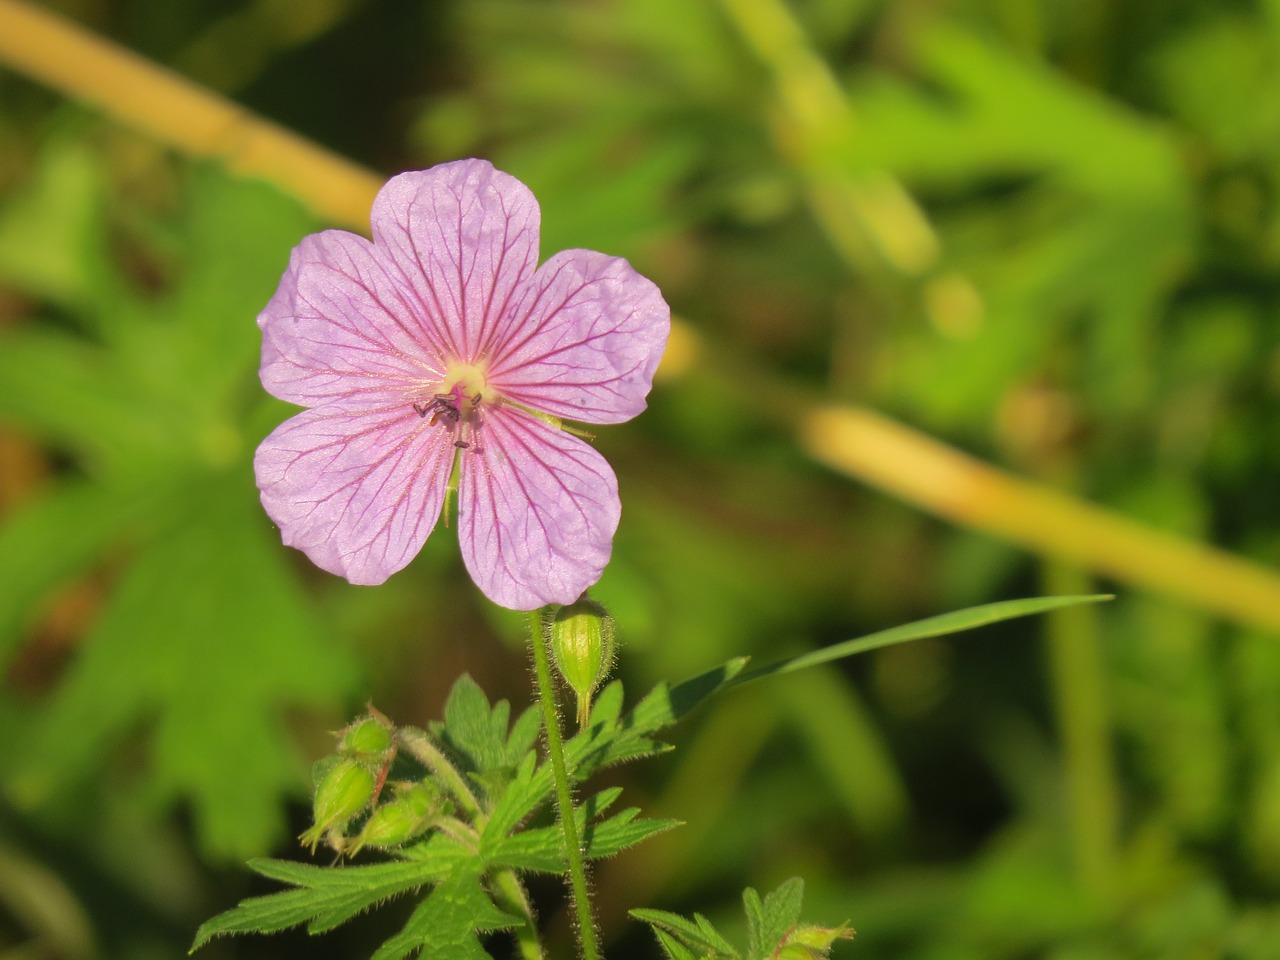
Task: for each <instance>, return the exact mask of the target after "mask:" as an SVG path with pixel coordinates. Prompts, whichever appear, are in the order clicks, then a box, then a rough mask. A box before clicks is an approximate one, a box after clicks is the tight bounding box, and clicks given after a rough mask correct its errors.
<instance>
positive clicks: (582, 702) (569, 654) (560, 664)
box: [551, 596, 615, 727]
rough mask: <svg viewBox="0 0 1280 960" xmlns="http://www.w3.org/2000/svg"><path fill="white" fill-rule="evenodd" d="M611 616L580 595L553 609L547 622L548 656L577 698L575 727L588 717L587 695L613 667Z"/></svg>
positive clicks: (589, 694)
mask: <svg viewBox="0 0 1280 960" xmlns="http://www.w3.org/2000/svg"><path fill="white" fill-rule="evenodd" d="M614 648H615V643H614V631H613V618H612V617H610V616H609V614H608V613H607V612H606V611H605V609H604V607H602V606H600V604H598V603H596V602H595V601H594V600H590V599H588V598H587V597H585V596H584V597H582V598H581V599H579V600H577V601H576V602H574V603H571V604H569V605H568V606H567V607H561V608H560V609H559V610H557V611H556V612H555V616H554V619H553V620H552V622H551V659H552V661H553V662H554V663H555V665H556V669H557V670H558V671H559V672H560V676H561V677H563V678H564V682H565V683H567V684H568V685H569V688H570V689H571V690H572V691H573V692H574V695H575V696H576V697H577V699H578V711H577V716H578V726H579V727H585V726H586V725H587V721H588V719H590V717H591V696H592V694H593V693H595V691H596V689H597V688H599V686H600V684H601V683H603V682H604V679H605V678H606V677H607V676H608V675H609V671H610V670H612V669H613V658H614Z"/></svg>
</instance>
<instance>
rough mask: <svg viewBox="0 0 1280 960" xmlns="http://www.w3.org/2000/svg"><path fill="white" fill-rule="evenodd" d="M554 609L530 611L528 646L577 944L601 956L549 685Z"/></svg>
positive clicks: (593, 957)
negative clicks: (549, 633)
mask: <svg viewBox="0 0 1280 960" xmlns="http://www.w3.org/2000/svg"><path fill="white" fill-rule="evenodd" d="M553 610H554V608H553V607H547V608H543V609H542V610H534V611H532V612H531V613H530V614H529V646H530V647H531V648H532V650H533V668H534V675H535V677H536V679H537V692H538V700H539V701H540V702H541V703H542V727H543V731H544V732H545V735H546V738H547V756H548V757H549V758H550V759H551V773H552V779H553V780H554V781H555V785H556V812H557V813H558V815H559V820H560V829H561V830H562V831H563V832H564V852H565V860H566V861H567V862H568V865H569V889H570V892H571V893H572V899H573V908H574V911H575V913H576V919H577V929H578V944H579V946H580V947H581V953H582V958H583V960H600V947H599V944H598V943H597V941H596V926H595V919H594V917H593V916H592V913H591V895H590V893H589V892H588V890H587V872H586V867H585V866H584V863H583V858H582V844H581V841H580V839H579V837H578V827H577V824H576V823H575V822H574V818H573V795H572V793H571V791H570V788H569V774H568V770H567V768H566V767H565V762H564V744H563V743H562V741H561V739H560V714H559V711H558V710H557V709H556V701H555V687H554V686H553V685H552V680H551V664H550V659H549V658H548V656H547V640H548V637H547V623H548V620H549V619H550V618H549V617H548V616H547V613H549V612H551V611H553Z"/></svg>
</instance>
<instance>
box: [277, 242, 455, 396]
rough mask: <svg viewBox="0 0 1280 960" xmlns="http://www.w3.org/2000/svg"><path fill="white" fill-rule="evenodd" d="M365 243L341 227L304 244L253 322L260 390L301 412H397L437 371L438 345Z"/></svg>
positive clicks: (409, 297) (420, 309)
mask: <svg viewBox="0 0 1280 960" xmlns="http://www.w3.org/2000/svg"><path fill="white" fill-rule="evenodd" d="M415 297H416V294H415V293H414V292H413V290H412V289H410V288H407V287H405V286H404V285H403V284H401V283H399V282H397V281H394V280H392V278H391V277H390V276H389V275H388V274H387V271H386V270H385V269H384V268H383V266H382V264H381V263H380V262H379V258H378V255H377V251H375V249H374V246H373V244H371V243H370V242H369V241H368V240H365V239H364V238H363V237H357V236H356V235H355V234H353V233H346V232H345V231H342V230H326V231H325V232H323V233H317V234H313V235H311V236H309V237H307V238H305V239H304V240H303V241H302V242H301V243H300V244H298V246H297V247H296V248H294V251H293V254H292V256H291V257H290V259H289V269H288V270H287V271H286V272H285V275H284V277H283V278H282V279H281V281H280V286H279V288H277V290H276V292H275V296H273V297H272V298H271V300H270V302H268V303H267V306H266V307H265V308H264V309H263V311H262V313H260V314H259V315H258V326H260V327H261V328H262V367H261V370H260V375H261V377H262V385H263V386H264V387H266V389H267V391H268V392H269V393H271V394H274V395H275V396H277V397H279V398H280V399H281V400H288V401H289V402H291V403H296V404H299V405H301V406H304V407H309V406H319V405H320V404H323V403H326V402H333V401H341V402H343V404H344V405H345V406H348V407H355V408H362V409H369V408H372V407H377V406H386V405H387V404H388V403H391V402H393V398H394V399H397V400H399V401H400V402H403V403H404V404H405V405H406V406H407V405H408V404H409V403H410V402H412V397H413V396H414V395H417V394H420V393H421V385H422V384H423V383H424V382H425V381H430V380H439V379H440V378H441V377H442V376H443V372H444V359H443V344H442V343H441V342H440V340H439V338H438V337H437V336H436V333H435V328H434V326H433V325H430V324H427V323H425V322H424V321H425V317H426V311H425V308H424V306H423V305H422V304H421V303H419V302H417V301H416V299H415Z"/></svg>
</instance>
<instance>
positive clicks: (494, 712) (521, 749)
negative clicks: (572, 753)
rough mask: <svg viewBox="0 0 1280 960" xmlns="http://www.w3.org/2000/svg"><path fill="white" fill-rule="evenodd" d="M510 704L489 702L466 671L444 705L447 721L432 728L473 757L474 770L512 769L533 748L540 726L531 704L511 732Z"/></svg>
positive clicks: (434, 724) (462, 752)
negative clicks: (509, 726)
mask: <svg viewBox="0 0 1280 960" xmlns="http://www.w3.org/2000/svg"><path fill="white" fill-rule="evenodd" d="M510 716H511V707H510V705H509V704H508V703H507V701H505V700H499V701H498V702H497V703H495V704H493V705H492V706H490V704H489V699H488V697H486V696H485V694H484V691H483V690H481V689H480V685H479V684H477V683H476V682H475V681H474V680H472V679H471V677H470V676H468V675H467V674H463V675H462V676H461V677H459V678H458V680H457V681H456V682H455V683H454V685H453V689H452V690H451V691H450V692H449V699H448V701H447V702H446V703H445V707H444V722H443V723H439V722H436V723H432V724H431V729H432V732H433V733H435V734H436V736H437V737H439V738H440V739H441V740H442V741H444V742H445V743H447V744H449V746H451V747H452V748H453V749H454V750H456V751H457V752H459V753H461V754H462V755H463V756H465V757H466V758H467V759H468V760H470V761H471V764H472V767H471V771H472V772H475V773H480V774H484V773H487V772H489V771H491V770H510V769H511V768H513V767H515V766H517V765H518V764H519V763H520V762H521V760H523V759H524V756H525V754H526V753H528V752H529V750H531V749H532V748H533V744H534V742H535V741H536V740H537V736H538V730H539V728H540V727H539V720H538V713H537V711H536V710H534V709H532V708H530V709H528V710H526V711H525V712H524V713H523V714H522V715H521V716H520V717H519V718H517V720H516V723H515V726H514V727H513V728H512V729H511V731H510V733H508V722H509V720H510Z"/></svg>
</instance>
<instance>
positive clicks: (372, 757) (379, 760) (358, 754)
mask: <svg viewBox="0 0 1280 960" xmlns="http://www.w3.org/2000/svg"><path fill="white" fill-rule="evenodd" d="M394 750H395V735H394V732H393V729H392V726H391V722H390V721H389V720H387V718H386V717H384V716H383V715H382V714H380V713H378V712H377V711H376V710H373V709H372V708H370V712H369V713H368V714H366V715H365V716H363V717H361V718H360V719H358V720H355V721H353V722H352V723H351V724H350V725H349V726H348V727H347V728H346V729H345V730H343V731H342V740H341V741H340V742H339V744H338V751H339V752H340V753H342V754H343V755H344V756H347V757H350V758H351V759H352V760H359V761H362V762H365V763H369V764H372V765H374V766H380V765H381V764H383V763H385V762H386V761H387V759H388V758H389V755H390V754H391V753H393V751H394Z"/></svg>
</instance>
